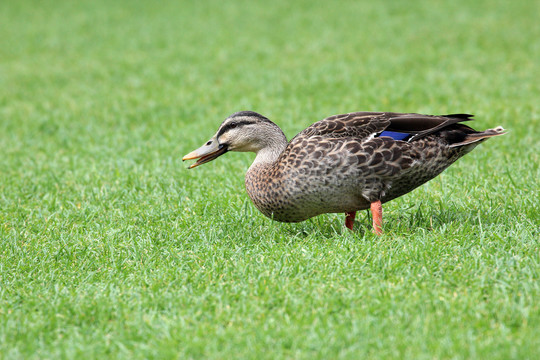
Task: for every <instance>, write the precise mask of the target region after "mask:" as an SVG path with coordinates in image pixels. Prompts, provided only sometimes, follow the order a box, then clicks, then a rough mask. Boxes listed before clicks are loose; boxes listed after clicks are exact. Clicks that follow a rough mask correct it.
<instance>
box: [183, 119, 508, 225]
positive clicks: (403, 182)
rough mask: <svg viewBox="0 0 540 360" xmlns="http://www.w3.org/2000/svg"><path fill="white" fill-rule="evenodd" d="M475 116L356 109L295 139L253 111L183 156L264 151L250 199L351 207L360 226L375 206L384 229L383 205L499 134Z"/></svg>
mask: <svg viewBox="0 0 540 360" xmlns="http://www.w3.org/2000/svg"><path fill="white" fill-rule="evenodd" d="M471 117H472V115H468V114H453V115H444V116H433V115H419V114H400V113H388V112H386V113H382V112H355V113H350V114H343V115H334V116H330V117H328V118H326V119H324V120H321V121H318V122H316V123H314V124H313V125H311V126H310V127H308V128H307V129H305V130H304V131H302V132H300V133H299V134H298V135H296V136H295V137H294V138H293V139H292V140H291V141H290V142H287V138H286V137H285V135H284V134H283V132H282V131H281V129H280V128H279V127H278V126H277V125H276V124H274V123H273V122H271V121H270V120H268V119H267V118H266V117H264V116H262V115H260V114H257V113H256V112H253V111H241V112H237V113H234V114H232V115H231V116H229V117H228V118H227V119H225V121H223V123H222V124H221V126H220V127H219V129H218V131H217V133H216V134H215V135H214V137H212V138H211V139H210V140H209V141H208V142H207V143H206V144H205V145H203V146H202V147H200V148H198V149H197V150H195V151H192V152H191V153H189V154H187V155H186V156H184V157H183V160H190V159H198V160H197V162H195V163H194V164H193V165H191V166H190V167H189V168H194V167H195V166H198V165H201V164H204V163H206V162H209V161H212V160H214V159H215V158H217V157H218V156H221V155H223V154H225V153H226V152H227V151H252V152H254V153H256V154H257V156H256V157H255V160H254V161H253V164H251V166H250V167H249V169H248V171H247V173H246V189H247V192H248V194H249V197H250V198H251V200H252V201H253V203H254V204H255V206H256V207H257V209H259V210H260V211H261V212H262V213H263V214H264V215H266V216H268V217H269V218H271V219H274V220H277V221H283V222H298V221H303V220H306V219H309V218H311V217H313V216H316V215H320V214H323V213H337V212H344V213H345V214H346V218H345V226H347V227H348V228H349V229H351V230H352V227H353V223H354V217H355V215H356V211H358V210H364V209H368V208H371V211H372V213H373V228H374V232H376V233H377V234H380V233H381V232H382V230H381V225H382V205H381V204H382V203H384V202H387V201H390V200H392V199H395V198H397V197H399V196H401V195H403V194H406V193H408V192H409V191H411V190H413V189H414V188H416V187H418V186H420V185H422V184H423V183H425V182H426V181H428V180H430V179H433V178H434V177H435V176H437V175H438V174H440V173H441V172H442V171H443V170H444V169H446V168H447V167H448V166H450V164H452V163H453V162H454V161H456V160H457V159H459V158H460V157H462V156H463V155H465V154H467V153H468V152H469V151H471V150H472V149H473V148H474V147H475V146H476V145H478V144H479V143H481V142H482V141H484V140H485V139H487V138H489V137H491V136H497V135H502V134H503V133H504V129H503V128H502V127H500V126H499V127H497V128H495V129H488V130H486V131H481V132H479V131H475V130H473V129H472V128H470V127H468V126H466V125H463V124H461V122H463V121H469V120H472V119H471Z"/></svg>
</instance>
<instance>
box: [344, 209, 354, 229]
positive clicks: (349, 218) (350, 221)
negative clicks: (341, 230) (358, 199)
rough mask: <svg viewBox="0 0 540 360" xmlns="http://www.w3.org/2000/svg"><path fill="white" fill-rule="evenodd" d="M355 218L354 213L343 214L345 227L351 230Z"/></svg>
mask: <svg viewBox="0 0 540 360" xmlns="http://www.w3.org/2000/svg"><path fill="white" fill-rule="evenodd" d="M355 217H356V211H353V212H346V213H345V226H346V227H347V228H348V229H349V230H352V229H353V225H354V218H355Z"/></svg>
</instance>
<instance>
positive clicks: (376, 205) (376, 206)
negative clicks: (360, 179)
mask: <svg viewBox="0 0 540 360" xmlns="http://www.w3.org/2000/svg"><path fill="white" fill-rule="evenodd" d="M371 215H372V216H373V232H374V233H375V234H377V235H381V234H382V204H381V200H377V201H374V202H372V203H371Z"/></svg>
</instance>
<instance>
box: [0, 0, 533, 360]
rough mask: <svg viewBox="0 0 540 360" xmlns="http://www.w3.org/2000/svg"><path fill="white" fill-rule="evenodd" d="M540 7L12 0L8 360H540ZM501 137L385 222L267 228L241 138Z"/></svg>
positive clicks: (6, 105)
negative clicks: (191, 162) (344, 122)
mask: <svg viewBox="0 0 540 360" xmlns="http://www.w3.org/2000/svg"><path fill="white" fill-rule="evenodd" d="M539 13H540V6H539V3H538V2H535V1H528V0H519V1H503V0H496V1H492V0H490V1H487V0H486V1H464V0H455V1H445V2H439V3H434V2H432V1H427V0H426V1H421V0H414V1H406V2H397V1H390V0H388V1H369V2H368V1H340V2H327V1H313V0H309V1H274V2H272V4H271V5H270V3H268V4H266V3H264V2H255V1H238V0H237V1H200V2H195V1H182V2H167V3H161V2H151V1H80V2H72V1H52V0H50V1H39V2H38V1H30V0H28V1H3V2H0V34H2V36H0V84H1V86H0V152H1V156H0V237H1V241H0V358H6V359H17V358H25V359H26V358H30V359H32V358H54V359H57V358H76V357H80V358H96V359H97V358H99V359H102V358H105V357H110V358H129V359H132V358H178V359H189V358H194V359H195V358H209V359H222V358H252V359H255V358H256V359H277V358H299V359H302V358H305V359H308V358H309V359H312V358H320V359H331V358H344V359H359V358H377V359H380V358H388V359H395V358H410V359H423V358H426V359H427V358H438V359H447V358H448V359H466V358H490V359H510V358H513V359H536V358H538V357H539V356H540V336H538V334H539V333H540V305H539V302H538V299H539V298H540V282H539V272H540V252H539V241H538V238H539V231H538V230H539V225H540V216H539V214H540V208H539V196H538V194H539V186H538V182H537V179H538V178H539V177H540V176H539V175H540V174H539V169H538V165H539V159H538V153H539V151H540V146H539V142H538V139H539V134H538V128H539V125H540V121H539V119H540V102H539V95H540V82H539V81H538V79H540V65H539V62H538V59H540V46H539V44H540V43H539V42H538V39H540V23H539V22H538V14H539ZM247 109H250V110H255V111H258V112H260V113H262V114H264V115H266V116H268V117H269V118H270V119H273V120H274V121H275V122H277V123H278V124H279V125H280V126H282V127H283V129H284V131H285V132H286V134H287V135H288V136H289V137H290V136H293V135H294V134H296V132H298V131H300V130H301V129H303V128H305V127H306V126H308V125H309V124H310V123H312V122H314V121H316V120H319V119H321V118H324V117H326V116H328V115H332V114H337V113H343V112H349V111H359V110H387V111H411V112H421V113H435V114H437V113H456V112H470V113H474V114H476V115H477V120H476V121H475V123H474V127H476V128H478V129H485V128H488V127H495V126H497V125H502V126H504V127H505V128H507V129H509V132H508V134H507V135H506V136H504V137H499V138H495V139H492V140H489V141H488V142H486V143H485V144H482V145H481V146H480V147H478V148H477V149H476V150H474V152H473V153H471V154H470V155H467V157H466V158H464V159H462V160H460V161H459V162H458V163H457V164H455V165H454V166H453V167H452V168H450V169H449V170H447V171H446V172H445V173H444V174H443V175H442V176H440V177H439V178H437V179H435V180H433V181H432V182H430V183H428V184H427V185H426V186H424V187H422V188H420V189H418V190H416V191H414V192H413V193H411V194H409V195H407V196H404V197H402V198H400V199H397V200H395V201H393V202H391V203H389V204H386V205H385V207H384V211H385V224H384V229H385V234H384V235H383V236H381V237H376V236H374V235H372V234H371V232H370V231H369V228H370V220H369V217H368V215H367V214H360V215H359V217H358V218H357V225H356V226H357V228H358V230H357V231H356V232H355V233H354V234H351V233H349V232H348V231H345V230H344V229H343V225H342V224H343V215H337V214H336V215H323V216H320V217H317V218H314V219H312V220H309V221H306V222H303V223H300V224H280V223H274V222H272V221H270V220H268V219H266V218H264V217H263V216H262V215H261V214H259V213H258V212H257V211H256V210H255V209H254V207H253V206H252V205H251V203H250V202H249V199H248V198H247V195H246V193H245V190H244V189H243V174H244V172H245V170H246V169H247V167H248V166H249V163H250V161H251V159H252V158H253V156H252V155H251V154H236V153H231V154H227V155H225V156H223V157H221V158H220V159H218V160H216V161H214V162H213V163H210V164H207V165H204V166H202V167H200V168H197V169H195V170H191V171H188V170H186V164H182V162H181V161H180V159H181V156H182V155H184V154H186V153H187V152H189V151H191V150H193V149H194V148H196V147H198V146H200V145H201V144H202V143H203V142H204V141H206V140H207V139H208V138H209V137H210V136H211V135H212V134H213V133H214V131H215V129H216V128H217V126H218V125H219V123H220V121H222V120H223V119H224V118H225V117H226V116H227V115H229V114H230V113H232V112H234V111H238V110H247Z"/></svg>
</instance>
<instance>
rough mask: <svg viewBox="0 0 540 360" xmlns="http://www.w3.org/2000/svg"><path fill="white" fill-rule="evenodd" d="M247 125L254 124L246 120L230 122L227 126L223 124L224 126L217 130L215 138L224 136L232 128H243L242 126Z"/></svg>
mask: <svg viewBox="0 0 540 360" xmlns="http://www.w3.org/2000/svg"><path fill="white" fill-rule="evenodd" d="M249 124H255V122H253V121H248V120H244V121H232V122H230V123H228V124H225V126H223V127H222V128H221V129H219V132H218V134H217V137H218V138H219V137H220V136H221V135H223V134H225V133H226V132H227V131H229V130H231V129H234V128H237V127H240V126H244V125H249Z"/></svg>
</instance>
